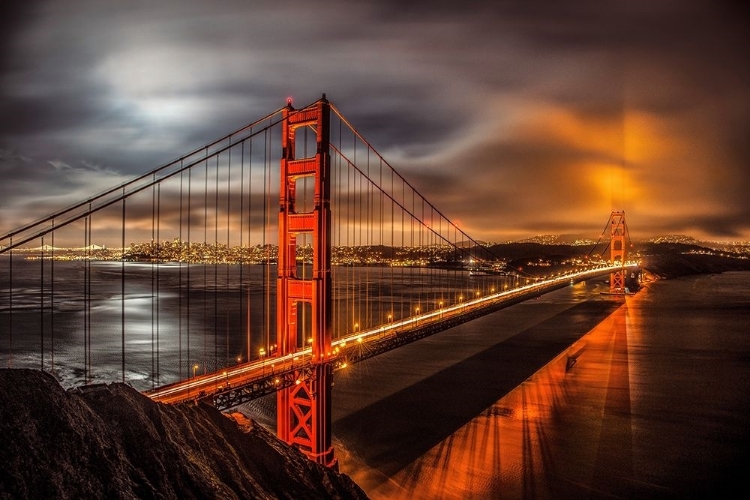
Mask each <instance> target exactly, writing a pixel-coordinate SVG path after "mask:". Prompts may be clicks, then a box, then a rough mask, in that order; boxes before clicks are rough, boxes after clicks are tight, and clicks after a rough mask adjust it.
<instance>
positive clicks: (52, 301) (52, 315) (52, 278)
mask: <svg viewBox="0 0 750 500" xmlns="http://www.w3.org/2000/svg"><path fill="white" fill-rule="evenodd" d="M51 244H52V248H51V249H50V252H51V253H50V261H49V334H50V339H49V340H50V370H51V371H52V373H55V219H52V242H51Z"/></svg>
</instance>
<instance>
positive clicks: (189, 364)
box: [185, 168, 194, 377]
mask: <svg viewBox="0 0 750 500" xmlns="http://www.w3.org/2000/svg"><path fill="white" fill-rule="evenodd" d="M192 183H193V169H192V168H191V169H190V170H188V201H187V273H186V274H187V291H186V292H185V302H186V303H187V304H186V306H185V313H186V314H185V323H186V325H185V337H187V342H186V343H185V344H186V345H185V348H186V350H187V354H186V355H187V366H186V368H187V373H186V374H185V375H186V376H187V377H189V376H190V373H191V369H192V367H193V363H194V361H193V360H192V359H191V358H190V288H191V286H190V285H191V283H190V264H191V263H192V261H193V249H192V239H191V237H190V228H191V225H192V211H193V207H192V194H193V186H192Z"/></svg>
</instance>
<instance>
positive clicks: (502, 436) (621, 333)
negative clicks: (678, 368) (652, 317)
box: [347, 304, 633, 499]
mask: <svg viewBox="0 0 750 500" xmlns="http://www.w3.org/2000/svg"><path fill="white" fill-rule="evenodd" d="M627 314H628V307H627V305H626V304H623V305H622V306H621V307H619V308H618V309H616V310H615V312H614V313H613V314H611V315H610V316H609V317H607V319H606V320H604V321H603V322H601V323H600V324H599V325H598V326H597V327H596V328H594V329H593V330H591V331H590V332H588V334H587V335H585V336H584V337H582V338H581V339H580V340H578V341H577V342H576V343H575V344H573V345H572V346H571V347H570V348H569V349H567V350H566V351H565V352H564V353H562V354H560V355H559V356H558V357H556V358H555V359H554V360H553V361H551V362H550V363H549V364H548V365H547V366H545V367H544V368H543V369H541V370H539V371H538V372H537V373H535V374H534V375H533V376H532V377H531V378H530V379H529V380H527V381H526V382H524V383H523V384H521V385H520V386H518V387H517V388H516V389H514V390H513V391H511V392H510V393H508V394H507V395H506V396H505V397H503V398H502V399H500V400H499V401H497V402H496V403H495V404H494V405H492V406H491V407H490V408H487V409H486V410H485V411H483V412H482V413H481V414H480V415H478V416H477V417H476V418H474V419H473V420H471V421H470V422H469V423H467V424H466V425H464V426H463V427H462V428H461V429H459V430H458V431H457V432H455V433H453V434H452V435H451V436H450V437H448V438H447V439H445V440H443V441H442V442H440V443H439V444H437V445H436V446H434V447H433V448H432V449H431V450H429V452H428V453H426V454H424V455H423V456H421V457H420V458H419V459H417V460H416V461H414V462H412V463H411V464H409V465H408V466H407V467H405V468H403V469H402V470H401V471H399V472H398V473H397V474H395V475H394V476H393V477H391V478H390V480H387V481H384V479H383V478H378V477H376V476H375V475H373V474H372V473H370V475H369V477H368V474H367V473H363V472H362V471H359V470H354V471H347V472H351V473H352V475H353V476H354V478H355V480H359V481H362V482H363V483H366V484H369V485H372V486H373V487H372V488H371V489H368V490H367V491H368V494H369V495H370V496H371V497H372V498H404V499H414V498H423V499H465V498H560V497H566V498H570V497H573V496H576V495H581V494H585V493H586V492H588V491H589V490H594V491H617V489H618V484H617V483H618V482H619V481H621V479H620V478H629V477H631V476H632V468H633V464H632V433H631V430H630V385H629V372H630V369H631V367H630V364H629V363H630V360H629V357H628V342H627V335H628V329H627V324H628V322H627V321H626V319H627ZM574 407H575V408H574ZM573 409H575V411H576V412H579V413H580V412H583V413H584V414H585V415H586V422H585V425H581V423H580V422H579V423H578V424H576V422H575V421H573V420H571V419H570V418H568V414H569V413H571V411H572V410H573ZM592 422H593V423H595V424H596V425H591V424H592ZM591 454H595V456H590V455H591ZM555 476H563V477H565V478H566V481H563V482H560V481H551V480H550V479H551V478H553V477H555ZM375 485H377V486H375Z"/></svg>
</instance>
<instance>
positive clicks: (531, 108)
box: [0, 0, 750, 241]
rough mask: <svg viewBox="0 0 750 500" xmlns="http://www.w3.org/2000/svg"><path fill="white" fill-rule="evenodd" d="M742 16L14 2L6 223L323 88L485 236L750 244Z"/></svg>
mask: <svg viewBox="0 0 750 500" xmlns="http://www.w3.org/2000/svg"><path fill="white" fill-rule="evenodd" d="M738 4H740V2H723V1H693V0H673V1H666V0H648V1H643V0H622V1H620V0H616V1H601V0H590V1H587V0H576V1H567V2H526V1H503V0H494V1H484V2H456V1H451V2H447V1H426V0H410V1H402V0H399V1H395V0H385V1H384V0H377V1H376V0H371V1H359V0H348V1H344V0H340V1H322V0H307V1H299V2H298V1H289V2H282V1H278V0H274V1H265V0H261V1H239V0H233V1H229V0H228V1H221V0H216V1H210V2H209V1H194V2H186V1H177V0H167V1H158V2H153V1H114V0H57V1H47V2H38V1H31V0H28V1H6V2H3V4H2V7H0V14H1V15H0V175H2V182H0V231H5V230H8V229H11V228H13V227H16V226H17V225H19V224H20V223H22V222H24V221H26V220H29V219H30V218H34V217H36V216H39V215H43V214H42V213H41V212H42V211H45V212H46V211H50V210H52V209H53V208H56V207H62V206H65V205H68V204H70V203H71V202H73V201H77V200H79V199H81V198H84V197H86V196H89V195H91V194H94V193H96V192H99V191H101V190H103V189H104V188H106V187H109V186H111V185H114V184H116V183H120V182H122V181H123V180H125V179H127V178H130V177H132V176H134V175H135V174H138V173H142V172H145V171H148V170H150V169H152V168H153V167H156V166H158V165H161V164H163V163H165V162H166V161H168V160H170V159H172V158H174V157H176V156H178V155H179V154H181V153H183V152H185V151H187V150H190V149H192V148H194V147H197V146H200V145H201V144H204V143H206V142H208V141H210V140H211V139H214V138H216V137H219V136H221V135H223V134H224V133H227V132H229V131H231V130H233V129H235V128H237V127H238V126H240V125H242V124H244V123H247V122H250V121H253V120H254V119H256V118H259V117H261V116H263V115H265V114H266V113H268V112H270V111H273V110H275V109H277V108H279V107H281V106H282V105H283V104H284V100H285V98H286V97H287V96H294V99H295V103H299V104H306V103H308V102H311V101H313V100H315V99H316V98H318V97H319V96H320V94H321V93H323V92H325V93H327V95H328V97H329V99H330V100H331V101H332V102H333V103H334V104H336V106H337V107H338V109H340V110H341V111H342V112H343V113H344V114H345V115H346V116H347V118H348V119H349V121H351V122H352V123H353V124H354V125H355V126H356V127H357V129H358V130H360V131H361V132H362V133H363V135H364V136H365V137H367V139H368V140H369V141H370V142H371V143H372V144H373V145H374V146H375V148H376V149H378V150H379V151H380V152H381V153H382V154H383V156H385V158H386V159H388V160H389V162H390V163H391V164H392V165H393V166H394V167H396V169H397V170H399V172H401V173H402V174H403V175H404V176H405V177H406V178H407V179H409V180H410V181H412V183H413V184H414V185H415V186H416V187H417V188H418V189H420V191H422V192H423V193H425V195H426V196H427V198H428V199H429V200H430V201H432V202H433V203H434V204H435V205H436V206H437V207H438V208H439V209H440V210H441V211H443V213H445V214H446V215H448V216H449V217H451V218H454V219H459V220H461V221H462V225H463V227H464V228H465V229H466V230H467V232H468V233H469V234H471V235H473V236H475V237H477V238H481V239H485V240H492V241H504V240H507V239H515V238H523V237H528V236H533V235H535V234H542V233H587V234H589V235H591V237H594V238H595V237H597V236H598V234H599V232H600V231H601V228H602V227H603V225H604V223H605V222H606V217H607V215H608V214H609V211H610V210H612V209H624V210H625V211H626V214H627V219H628V224H629V226H630V228H631V233H632V234H633V236H634V237H647V236H651V235H659V234H689V235H693V236H696V237H701V238H711V239H721V240H737V239H742V240H750V194H749V193H748V191H750V164H749V162H748V160H749V159H750V153H749V151H748V139H749V137H748V111H749V106H748V82H749V76H750V75H749V73H750V70H749V68H750V64H748V53H747V47H748V46H749V45H750V44H748V37H749V35H748V33H749V30H748V27H749V26H750V23H748V16H747V12H746V10H745V9H741V8H739V7H737V6H736V5H738Z"/></svg>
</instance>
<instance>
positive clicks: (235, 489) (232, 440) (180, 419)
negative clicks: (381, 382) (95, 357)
mask: <svg viewBox="0 0 750 500" xmlns="http://www.w3.org/2000/svg"><path fill="white" fill-rule="evenodd" d="M240 424H244V425H240ZM0 436H2V446H0V464H2V465H1V467H2V471H0V498H9V499H10V498H12V499H25V498H55V499H68V498H69V499H83V498H108V499H130V498H144V499H151V498H153V499H172V498H174V499H177V498H179V499H202V498H206V499H208V498H210V499H217V498H221V499H231V498H243V499H247V498H264V499H268V498H289V499H308V498H309V499H314V498H326V499H327V498H341V499H344V498H366V495H365V493H364V492H363V491H362V490H361V489H360V488H359V487H358V486H357V485H356V484H355V483H354V482H353V481H352V480H351V479H350V478H349V477H348V476H346V475H343V474H338V473H336V472H334V471H332V470H330V469H328V468H326V467H323V466H320V465H318V464H315V463H313V462H311V461H310V460H308V459H307V458H306V457H304V456H303V455H302V454H301V453H300V452H299V451H298V450H296V449H294V448H291V447H289V446H287V445H286V444H284V443H282V442H281V441H279V440H277V439H276V438H275V437H274V436H273V435H271V434H270V433H269V432H268V431H266V430H265V429H264V428H263V427H261V426H260V425H256V424H255V423H254V422H252V421H249V420H246V421H244V422H240V423H238V422H237V421H235V420H233V419H231V418H228V417H227V416H226V415H224V414H222V413H220V412H219V411H217V410H216V409H215V408H213V407H211V406H208V405H192V404H190V405H188V404H185V405H175V406H171V405H164V404H159V403H154V402H153V401H151V400H150V399H149V398H147V397H146V396H144V395H142V394H140V393H139V392H138V391H136V390H135V389H132V388H130V387H129V386H127V385H124V384H110V385H98V386H89V387H87V388H85V389H73V390H70V391H65V390H64V389H63V388H62V387H61V386H60V385H59V384H58V382H57V381H56V380H55V379H54V378H53V377H52V376H51V375H49V374H46V373H44V372H41V371H35V370H12V369H0Z"/></svg>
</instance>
